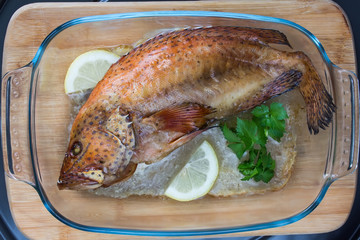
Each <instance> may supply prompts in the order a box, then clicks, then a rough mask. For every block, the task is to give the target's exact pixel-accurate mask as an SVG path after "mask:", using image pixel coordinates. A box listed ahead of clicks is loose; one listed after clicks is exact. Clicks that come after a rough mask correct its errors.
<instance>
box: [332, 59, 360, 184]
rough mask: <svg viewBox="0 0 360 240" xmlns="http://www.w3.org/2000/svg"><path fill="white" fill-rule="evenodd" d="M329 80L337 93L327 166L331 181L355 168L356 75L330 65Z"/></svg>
mask: <svg viewBox="0 0 360 240" xmlns="http://www.w3.org/2000/svg"><path fill="white" fill-rule="evenodd" d="M331 74H332V79H335V81H334V87H335V89H336V91H335V92H336V93H337V95H335V96H334V98H335V103H336V107H337V109H336V124H335V128H333V129H334V131H335V132H336V134H335V135H334V136H335V137H334V139H333V143H334V144H333V145H332V146H333V147H334V149H335V151H334V155H333V158H332V159H333V161H332V164H331V165H332V166H331V175H330V178H331V179H332V180H336V179H338V178H341V177H343V176H346V175H348V174H350V173H352V172H354V171H355V169H356V168H357V165H358V158H359V155H358V154H359V107H358V103H359V88H358V81H359V80H358V78H357V76H356V75H355V74H354V73H353V72H351V71H347V70H344V69H341V68H339V67H337V66H335V65H334V66H333V68H332V73H331Z"/></svg>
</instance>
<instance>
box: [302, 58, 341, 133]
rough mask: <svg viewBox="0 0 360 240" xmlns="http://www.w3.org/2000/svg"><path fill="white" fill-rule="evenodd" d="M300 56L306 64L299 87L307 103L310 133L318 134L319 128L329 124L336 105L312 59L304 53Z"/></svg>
mask: <svg viewBox="0 0 360 240" xmlns="http://www.w3.org/2000/svg"><path fill="white" fill-rule="evenodd" d="M299 57H300V58H301V59H303V60H304V64H305V71H304V74H303V78H302V80H301V82H300V85H299V87H300V92H301V94H302V96H303V98H304V101H305V103H306V114H307V124H308V128H309V131H310V133H314V134H317V133H318V132H319V128H321V129H325V127H328V126H329V123H330V122H331V121H332V118H333V113H334V112H335V109H336V106H335V104H334V102H333V98H332V97H331V95H330V94H329V93H328V91H327V90H326V88H325V86H324V84H323V83H322V81H321V79H320V76H319V75H318V73H317V72H316V70H315V68H314V66H313V65H312V63H311V61H310V59H309V58H308V57H307V56H306V55H305V54H303V53H302V54H299Z"/></svg>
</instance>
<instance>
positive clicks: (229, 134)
mask: <svg viewBox="0 0 360 240" xmlns="http://www.w3.org/2000/svg"><path fill="white" fill-rule="evenodd" d="M222 131H223V134H224V137H225V139H226V140H227V141H228V142H230V143H238V142H242V140H241V138H240V137H238V136H237V135H236V133H234V132H233V131H231V130H230V129H229V128H228V126H227V125H226V124H225V125H224V127H223V128H222Z"/></svg>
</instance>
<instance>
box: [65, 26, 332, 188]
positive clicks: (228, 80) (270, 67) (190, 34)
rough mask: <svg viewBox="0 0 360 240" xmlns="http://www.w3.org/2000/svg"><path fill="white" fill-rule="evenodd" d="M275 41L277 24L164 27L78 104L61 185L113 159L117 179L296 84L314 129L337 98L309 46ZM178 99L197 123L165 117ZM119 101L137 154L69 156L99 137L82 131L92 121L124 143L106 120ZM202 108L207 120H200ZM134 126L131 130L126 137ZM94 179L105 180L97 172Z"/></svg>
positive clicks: (116, 142) (115, 66)
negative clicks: (264, 26)
mask: <svg viewBox="0 0 360 240" xmlns="http://www.w3.org/2000/svg"><path fill="white" fill-rule="evenodd" d="M269 43H275V44H283V45H289V43H288V41H287V39H286V37H285V35H283V34H282V33H280V32H278V31H275V30H266V29H253V28H242V27H209V28H197V29H184V30H180V31H174V32H171V33H166V34H160V35H158V36H157V37H155V38H153V39H150V40H148V41H147V42H145V43H144V44H142V45H140V46H139V47H137V48H135V49H133V50H132V51H130V52H129V53H128V54H127V55H125V56H123V57H122V58H121V59H120V60H119V61H118V62H117V63H115V64H113V65H112V66H111V67H110V69H109V71H108V72H107V73H106V75H105V76H104V78H103V79H102V80H101V81H100V82H99V83H98V84H97V86H96V87H95V88H94V90H93V91H92V93H91V95H90V97H89V99H88V100H87V102H86V103H85V104H84V106H83V107H82V108H81V110H80V111H79V114H78V115H77V117H76V119H75V121H74V124H73V127H72V130H71V133H70V144H69V148H68V151H67V154H66V157H65V159H64V163H63V167H62V170H61V174H60V179H59V182H60V185H61V186H65V187H66V186H69V184H67V182H65V181H64V180H61V179H65V178H64V176H65V175H67V176H69V173H71V174H72V175H76V176H78V175H79V172H80V173H81V172H84V171H85V170H86V167H87V168H89V166H92V168H91V169H93V170H97V171H100V170H101V171H104V169H105V170H107V172H109V171H108V169H107V168H108V166H113V168H114V171H113V173H112V174H108V175H106V174H107V173H105V175H106V176H108V181H107V183H106V184H105V185H111V184H112V183H113V182H116V181H117V180H118V179H122V178H123V177H124V176H125V177H126V176H129V175H131V174H132V172H133V171H134V169H135V168H136V163H140V162H147V163H152V162H156V161H158V160H159V159H161V158H162V157H164V156H166V155H167V154H169V153H170V152H171V151H173V150H174V149H176V148H177V147H179V146H181V145H182V144H184V143H186V142H187V141H189V140H191V139H192V138H193V137H195V136H196V135H197V134H199V133H200V132H201V131H203V130H204V129H206V128H207V127H208V126H209V125H210V124H211V123H212V122H214V121H216V120H221V119H222V118H224V117H227V116H229V115H233V114H234V113H236V112H240V111H244V110H247V109H251V108H253V107H255V106H257V105H259V104H261V103H262V102H264V101H266V100H268V99H269V98H271V97H273V96H276V95H279V94H282V93H283V92H285V91H288V90H291V89H293V88H294V87H296V86H299V89H300V92H301V93H302V95H303V97H304V100H305V102H306V105H307V116H308V126H309V130H310V132H312V131H313V132H314V133H315V134H316V133H317V132H318V131H319V128H324V127H326V126H327V125H328V124H329V123H330V121H331V119H332V114H333V112H334V111H335V105H334V104H333V102H332V98H331V96H330V95H329V94H328V92H327V91H326V89H325V87H324V85H323V84H322V82H321V79H320V77H319V75H318V74H317V72H316V70H315V68H314V67H313V65H312V63H311V61H310V59H309V58H308V57H307V56H306V55H305V54H304V53H303V52H288V51H280V50H277V49H275V48H273V47H270V46H269V45H268V44H269ZM289 46H290V45H289ZM180 105H183V106H184V107H180V108H179V109H180V112H177V114H178V115H177V116H176V117H177V118H180V119H184V121H185V122H186V121H187V120H189V121H192V120H194V119H196V120H194V122H196V124H188V123H186V124H185V125H186V126H184V125H182V124H181V123H177V124H173V125H171V124H162V123H163V122H162V121H164V119H167V120H166V121H169V119H171V116H167V115H169V114H174V111H171V108H174V107H175V108H176V106H180ZM189 106H194V108H196V111H193V112H192V115H189V116H188V115H187V112H186V111H184V112H183V116H182V115H181V111H182V110H184V109H188V108H189ZM116 108H118V109H120V110H121V111H123V112H124V113H127V114H128V116H129V117H130V118H131V129H132V130H133V131H131V134H132V135H133V137H134V140H135V142H136V143H135V146H134V149H132V150H133V151H132V152H131V153H132V156H131V159H127V158H123V159H115V158H114V157H112V158H111V157H109V156H108V155H107V154H105V153H103V152H102V154H99V153H98V154H97V155H96V154H95V155H94V153H93V152H91V154H90V152H89V151H86V152H85V153H82V154H84V155H83V157H82V158H81V159H80V160H79V159H77V158H76V157H75V158H74V159H75V160H74V159H72V160H71V159H69V157H68V156H70V155H71V151H72V149H73V145H74V143H76V142H77V141H78V142H82V141H84V142H86V143H87V144H89V145H90V146H92V145H96V144H97V143H96V141H98V140H96V139H91V138H93V137H94V136H91V135H89V134H88V135H86V134H85V135H84V131H85V132H86V129H87V128H88V127H95V128H96V131H95V135H96V136H97V135H98V134H99V132H106V133H107V134H108V136H105V135H104V136H103V135H101V136H102V137H101V139H102V138H104V139H103V140H104V141H105V140H109V139H107V138H110V141H112V142H113V143H114V144H113V145H111V147H110V149H111V151H118V150H114V149H116V146H120V145H121V144H123V145H124V141H125V142H126V141H128V140H126V137H125V139H122V138H123V137H122V136H121V134H120V135H118V134H114V133H113V132H112V131H111V130H109V129H108V128H107V124H106V121H107V120H108V119H109V117H110V116H111V113H112V112H114V109H116ZM206 109H212V110H211V111H207V110H206ZM158 112H162V114H156V113H158ZM201 114H203V116H202V117H203V118H205V119H206V121H202V120H200V118H201ZM184 116H185V117H184ZM193 118H194V119H193ZM174 119H175V118H174ZM170 125H171V126H172V127H162V128H160V127H159V126H170ZM84 129H85V130H84ZM129 134H130V133H129V132H128V133H126V134H125V136H127V138H128V139H130V137H129V136H128V135H129ZM84 146H85V145H84ZM98 148H99V149H101V151H103V150H104V147H100V146H98ZM125 148H126V145H125ZM95 149H96V148H95ZM118 153H123V152H122V151H118ZM105 155H107V157H105ZM81 156H82V155H81ZM100 158H101V159H102V160H101V161H100V160H99V159H100ZM85 160H86V161H88V162H86V161H85ZM109 162H110V163H109ZM119 162H120V163H119ZM130 162H131V163H132V164H131V165H132V167H131V168H130V167H129V168H130V170H129V169H128V167H127V166H128V165H129V163H130ZM115 163H116V164H115ZM134 163H135V164H134ZM134 166H135V167H134ZM116 168H118V170H119V171H115V170H116ZM86 176H87V175H86ZM84 179H85V180H84V181H88V179H87V178H84ZM109 179H110V180H109ZM81 181H82V180H81ZM92 184H98V185H104V184H103V183H99V182H97V183H96V181H95V180H94V181H93V182H92ZM75 185H76V184H75ZM83 185H86V184H83ZM98 185H96V186H98ZM70 188H71V187H70Z"/></svg>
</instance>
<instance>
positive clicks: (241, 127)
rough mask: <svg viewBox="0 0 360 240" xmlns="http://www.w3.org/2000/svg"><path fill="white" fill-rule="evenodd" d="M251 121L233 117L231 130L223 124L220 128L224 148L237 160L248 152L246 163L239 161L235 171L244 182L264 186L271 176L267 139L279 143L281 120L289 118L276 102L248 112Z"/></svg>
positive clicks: (273, 163) (272, 174) (272, 162)
mask: <svg viewBox="0 0 360 240" xmlns="http://www.w3.org/2000/svg"><path fill="white" fill-rule="evenodd" d="M251 113H252V119H251V120H247V119H240V118H237V122H236V129H235V131H233V130H231V129H229V128H228V127H227V125H226V124H225V125H224V126H223V128H222V130H223V133H224V136H225V138H226V140H227V141H228V142H229V143H228V147H229V148H230V149H231V150H232V151H233V152H234V153H235V154H236V155H237V157H238V158H239V159H241V158H242V157H243V155H244V153H245V152H248V160H246V161H242V162H241V163H240V164H239V165H238V169H239V171H240V173H241V174H242V175H244V177H243V178H242V179H241V180H243V181H247V180H250V179H254V180H255V181H263V182H265V183H268V182H269V181H270V180H271V179H272V178H273V177H274V170H275V160H273V159H272V157H271V155H270V153H268V152H267V149H266V142H267V140H268V136H270V137H272V138H273V139H275V140H276V141H280V139H281V138H282V137H283V135H284V132H285V119H287V118H288V117H289V116H288V115H287V112H286V110H285V109H284V107H283V106H282V104H280V103H272V104H271V105H270V108H269V107H268V106H266V105H261V106H257V107H256V108H254V109H253V110H252V111H251Z"/></svg>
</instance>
